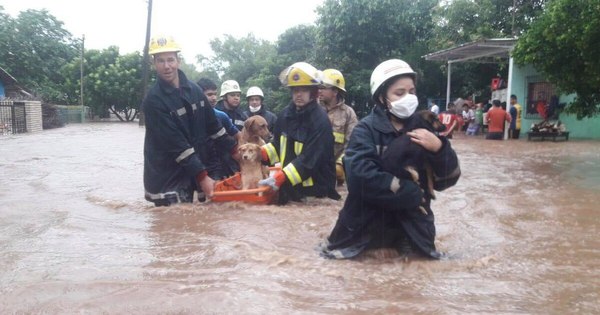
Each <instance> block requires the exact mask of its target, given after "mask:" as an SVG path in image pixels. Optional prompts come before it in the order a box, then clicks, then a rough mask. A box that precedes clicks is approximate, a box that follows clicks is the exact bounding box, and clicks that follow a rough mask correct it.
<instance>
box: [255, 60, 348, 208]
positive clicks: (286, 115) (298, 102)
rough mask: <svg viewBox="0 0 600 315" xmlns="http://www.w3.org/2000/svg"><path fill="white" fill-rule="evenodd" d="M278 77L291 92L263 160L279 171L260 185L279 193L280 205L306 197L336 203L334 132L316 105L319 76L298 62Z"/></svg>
mask: <svg viewBox="0 0 600 315" xmlns="http://www.w3.org/2000/svg"><path fill="white" fill-rule="evenodd" d="M279 77H280V79H281V82H282V83H283V85H285V86H287V87H289V88H290V91H291V95H292V100H291V102H290V103H289V104H288V106H287V107H285V108H284V109H283V111H282V112H281V113H280V114H279V116H278V117H277V123H276V124H275V129H274V138H273V142H271V143H268V144H266V145H265V146H263V160H265V161H268V162H269V163H270V164H271V165H273V164H275V163H281V167H282V169H281V170H279V171H277V172H275V173H274V174H273V175H272V176H271V177H268V178H266V179H263V180H261V181H260V182H259V185H268V186H270V187H271V188H272V189H274V190H278V191H279V203H280V204H285V203H287V202H288V201H290V200H291V201H301V200H302V199H304V197H308V196H314V197H318V198H322V197H329V198H331V199H335V200H338V199H340V195H339V194H338V193H337V192H336V191H335V159H334V157H333V143H334V139H333V131H332V129H331V123H330V122H329V119H328V118H327V114H326V113H325V112H324V111H323V109H322V108H321V107H320V106H319V104H318V103H317V97H318V92H319V85H320V84H321V81H320V72H319V71H318V70H317V69H316V68H315V67H313V66H311V65H310V64H308V63H305V62H298V63H295V64H293V65H291V66H290V67H288V68H287V69H286V70H284V71H283V72H282V74H281V75H280V76H279Z"/></svg>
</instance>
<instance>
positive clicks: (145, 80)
mask: <svg viewBox="0 0 600 315" xmlns="http://www.w3.org/2000/svg"><path fill="white" fill-rule="evenodd" d="M151 28H152V0H148V18H147V20H146V43H145V44H144V60H143V64H142V76H143V78H142V99H143V98H144V97H146V93H147V90H148V66H149V65H150V60H148V43H150V29H151ZM139 117H140V120H139V125H140V126H144V125H146V119H145V118H144V112H143V111H142V106H141V104H140V110H139Z"/></svg>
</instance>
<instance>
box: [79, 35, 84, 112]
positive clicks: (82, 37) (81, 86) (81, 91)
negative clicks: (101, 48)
mask: <svg viewBox="0 0 600 315" xmlns="http://www.w3.org/2000/svg"><path fill="white" fill-rule="evenodd" d="M84 51H85V34H83V35H82V36H81V62H80V64H79V87H80V91H79V94H80V96H81V100H80V102H81V123H84V122H85V107H84V106H83V61H84V57H83V53H84Z"/></svg>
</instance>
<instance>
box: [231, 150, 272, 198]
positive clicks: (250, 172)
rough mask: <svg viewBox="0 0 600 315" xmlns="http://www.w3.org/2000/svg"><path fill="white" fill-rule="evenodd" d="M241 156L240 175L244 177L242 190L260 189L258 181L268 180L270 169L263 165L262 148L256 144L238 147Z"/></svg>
mask: <svg viewBox="0 0 600 315" xmlns="http://www.w3.org/2000/svg"><path fill="white" fill-rule="evenodd" d="M238 152H239V156H240V160H239V162H240V175H241V176H242V189H254V188H258V181H259V180H261V179H264V178H266V176H265V175H266V174H265V171H266V173H267V174H268V172H269V171H268V169H267V168H266V167H264V166H263V165H262V163H261V156H260V146H259V145H258V144H255V143H246V144H242V145H240V146H239V147H238Z"/></svg>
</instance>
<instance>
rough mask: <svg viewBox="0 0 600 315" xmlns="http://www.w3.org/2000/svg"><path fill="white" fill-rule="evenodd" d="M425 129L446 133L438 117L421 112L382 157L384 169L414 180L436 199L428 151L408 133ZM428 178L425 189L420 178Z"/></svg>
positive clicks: (407, 123) (408, 122) (429, 112)
mask: <svg viewBox="0 0 600 315" xmlns="http://www.w3.org/2000/svg"><path fill="white" fill-rule="evenodd" d="M419 128H424V129H427V130H429V131H431V132H434V133H437V132H441V131H444V130H445V129H446V127H445V126H444V125H443V124H442V123H441V122H440V121H439V119H438V116H437V115H436V114H435V113H433V112H431V111H429V110H421V111H418V112H416V113H414V114H413V115H412V116H411V117H410V118H409V119H407V120H406V123H405V125H404V128H403V130H404V133H402V134H401V135H400V136H398V137H397V138H396V139H394V140H393V141H392V142H391V143H390V144H389V145H388V147H387V149H386V150H385V152H384V153H383V155H382V157H381V158H382V161H383V168H384V170H386V171H387V172H390V173H391V174H393V175H394V176H396V177H398V178H400V179H407V180H413V181H415V182H417V184H419V186H420V187H421V188H422V189H423V190H425V194H426V195H427V196H429V197H430V198H431V199H435V194H434V191H433V169H432V168H431V165H429V163H427V158H426V152H427V151H426V150H425V148H423V147H422V146H420V145H418V144H416V143H414V142H412V141H411V139H410V136H409V135H407V134H406V132H408V131H411V130H414V129H419ZM423 176H426V184H427V187H423V186H422V185H421V183H420V178H422V177H423ZM419 210H421V212H423V214H425V215H427V210H425V208H424V207H423V206H419Z"/></svg>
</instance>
